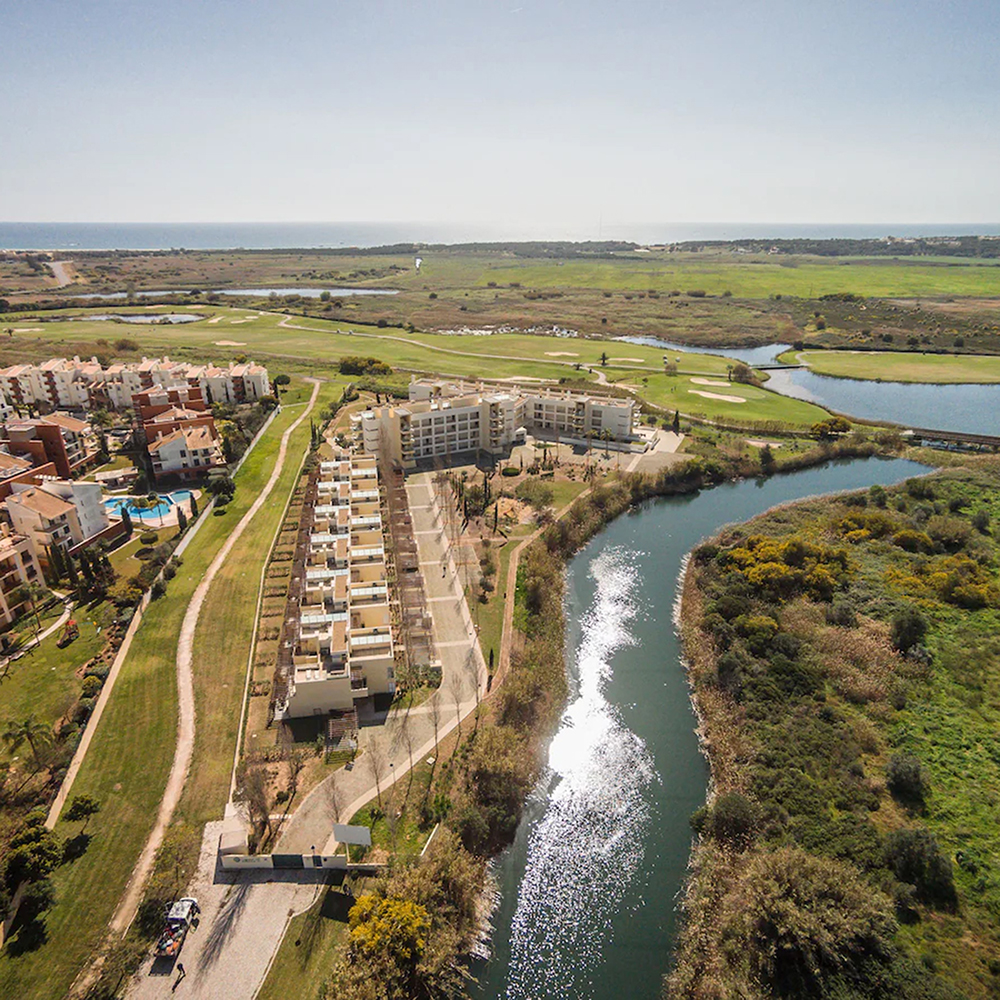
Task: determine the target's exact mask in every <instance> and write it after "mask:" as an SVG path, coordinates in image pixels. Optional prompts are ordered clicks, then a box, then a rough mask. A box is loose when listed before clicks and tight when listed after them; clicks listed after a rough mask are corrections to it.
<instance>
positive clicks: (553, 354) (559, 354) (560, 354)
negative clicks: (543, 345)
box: [545, 351, 580, 358]
mask: <svg viewBox="0 0 1000 1000" xmlns="http://www.w3.org/2000/svg"><path fill="white" fill-rule="evenodd" d="M545 356H546V357H547V358H578V357H580V355H579V354H577V353H576V351H546V352H545Z"/></svg>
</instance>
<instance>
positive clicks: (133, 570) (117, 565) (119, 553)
mask: <svg viewBox="0 0 1000 1000" xmlns="http://www.w3.org/2000/svg"><path fill="white" fill-rule="evenodd" d="M138 520H139V519H138V518H136V522H137V521H138ZM136 522H133V527H134V528H135V530H134V531H133V532H132V537H131V538H130V539H129V540H128V541H127V542H126V543H125V544H124V545H119V546H118V548H117V549H115V550H114V551H113V552H109V553H108V559H109V560H110V561H111V565H112V566H113V567H114V570H115V572H116V573H117V574H118V575H119V576H123V577H125V579H126V580H127V579H128V578H129V577H132V576H135V575H136V574H138V573H139V571H140V570H141V569H142V567H143V565H144V563H143V561H142V560H141V559H140V558H139V557H138V556H137V555H136V553H137V552H138V551H139V550H140V549H145V548H155V546H146V545H143V543H142V542H140V541H139V536H140V535H142V534H144V533H145V531H146V530H147V529H145V528H143V527H142V526H141V525H138V526H136ZM148 530H151V531H155V532H156V544H157V545H159V544H160V543H161V542H165V541H166V540H167V539H168V538H173V537H174V535H176V534H177V527H176V525H175V526H173V527H170V528H151V529H148Z"/></svg>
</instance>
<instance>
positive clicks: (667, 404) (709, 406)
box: [640, 375, 829, 428]
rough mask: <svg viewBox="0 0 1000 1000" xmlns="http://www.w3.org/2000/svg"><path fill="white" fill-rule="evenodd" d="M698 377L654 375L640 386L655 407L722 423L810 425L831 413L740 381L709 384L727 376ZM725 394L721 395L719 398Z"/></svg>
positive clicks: (722, 379) (811, 404)
mask: <svg viewBox="0 0 1000 1000" xmlns="http://www.w3.org/2000/svg"><path fill="white" fill-rule="evenodd" d="M697 378H698V376H694V377H693V378H692V377H688V376H684V375H654V376H651V377H650V378H649V380H648V381H647V382H645V383H644V384H642V385H641V386H640V394H641V395H642V396H643V397H644V398H645V399H648V400H649V401H650V402H651V403H654V404H655V405H656V406H662V407H663V408H664V409H667V410H680V411H681V413H682V414H684V415H685V416H690V417H696V418H698V419H702V420H713V421H716V420H717V421H721V422H723V423H737V424H744V425H746V424H748V422H752V423H751V424H750V425H751V426H752V424H753V423H757V422H762V423H763V422H769V421H775V422H778V423H781V424H787V425H789V426H792V427H800V428H801V427H811V426H812V425H813V424H814V423H816V422H817V421H819V420H825V419H826V418H827V417H828V416H829V413H827V412H826V410H824V409H822V408H821V407H819V406H816V405H814V404H813V403H807V402H805V401H803V400H801V399H792V398H791V397H790V396H782V395H780V394H779V393H776V392H771V391H770V390H769V389H761V388H758V387H757V386H754V385H742V384H740V383H739V382H732V383H727V384H726V385H714V384H710V385H706V384H705V381H709V382H711V383H715V382H723V381H725V379H724V378H712V379H708V380H702V381H695V379H697ZM719 397H722V398H719Z"/></svg>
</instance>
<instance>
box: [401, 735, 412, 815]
mask: <svg viewBox="0 0 1000 1000" xmlns="http://www.w3.org/2000/svg"><path fill="white" fill-rule="evenodd" d="M399 739H400V742H401V743H402V744H403V746H404V747H406V756H407V759H408V760H409V763H410V769H409V771H407V776H406V801H407V802H409V801H410V789H411V788H412V787H413V739H414V737H413V726H411V725H410V717H409V715H405V716H403V722H402V724H401V725H400V727H399Z"/></svg>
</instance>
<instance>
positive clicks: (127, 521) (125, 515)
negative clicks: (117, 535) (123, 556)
mask: <svg viewBox="0 0 1000 1000" xmlns="http://www.w3.org/2000/svg"><path fill="white" fill-rule="evenodd" d="M118 510H119V512H120V513H121V516H122V527H123V528H124V529H125V537H126V538H131V537H132V530H133V529H132V515H131V514H130V513H129V512H128V508H127V507H119V508H118Z"/></svg>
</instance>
